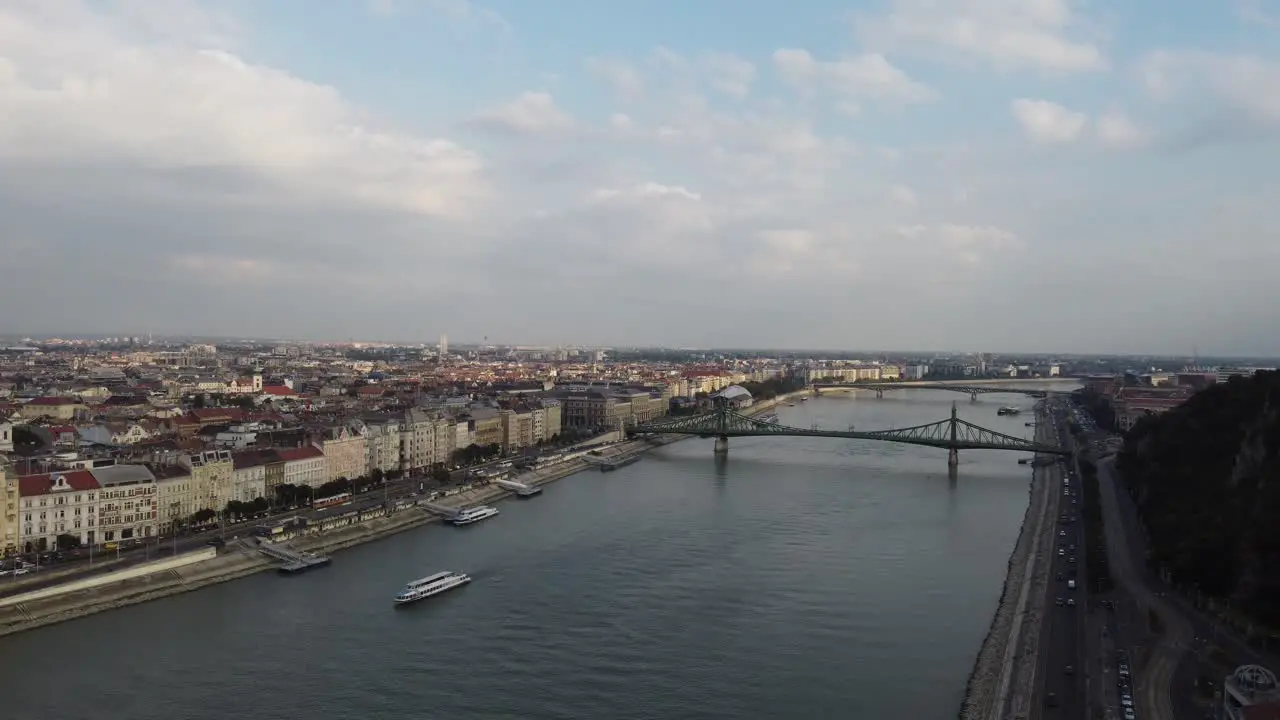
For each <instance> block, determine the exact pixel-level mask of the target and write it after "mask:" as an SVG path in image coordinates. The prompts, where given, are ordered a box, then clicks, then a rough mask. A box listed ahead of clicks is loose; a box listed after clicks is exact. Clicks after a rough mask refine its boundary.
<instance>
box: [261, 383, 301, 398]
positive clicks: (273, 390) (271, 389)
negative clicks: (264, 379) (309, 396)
mask: <svg viewBox="0 0 1280 720" xmlns="http://www.w3.org/2000/svg"><path fill="white" fill-rule="evenodd" d="M262 392H263V394H266V395H276V396H278V397H293V396H294V395H297V394H298V393H296V392H294V391H293V388H291V387H288V386H285V385H263V386H262Z"/></svg>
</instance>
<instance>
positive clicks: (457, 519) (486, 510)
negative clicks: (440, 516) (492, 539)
mask: <svg viewBox="0 0 1280 720" xmlns="http://www.w3.org/2000/svg"><path fill="white" fill-rule="evenodd" d="M497 514H498V509H497V508H493V507H489V506H488V505H478V506H476V507H473V508H467V509H466V510H463V511H461V512H459V513H458V514H457V515H454V516H453V517H451V518H449V519H448V520H447V521H446V522H448V523H449V524H450V525H470V524H471V523H476V522H480V521H481V520H484V519H486V518H491V517H493V516H494V515H497Z"/></svg>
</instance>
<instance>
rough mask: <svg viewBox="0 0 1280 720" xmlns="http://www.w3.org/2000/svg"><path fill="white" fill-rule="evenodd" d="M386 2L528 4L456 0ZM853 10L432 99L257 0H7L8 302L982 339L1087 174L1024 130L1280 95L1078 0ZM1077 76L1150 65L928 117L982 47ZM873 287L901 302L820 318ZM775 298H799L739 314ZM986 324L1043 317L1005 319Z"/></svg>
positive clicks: (858, 340)
mask: <svg viewBox="0 0 1280 720" xmlns="http://www.w3.org/2000/svg"><path fill="white" fill-rule="evenodd" d="M369 11H370V13H371V15H372V16H373V17H376V18H383V19H384V20H386V21H399V20H400V19H402V18H406V17H408V14H409V13H418V14H421V13H430V14H433V15H434V16H435V17H438V18H443V19H448V20H452V21H457V22H467V23H472V24H477V23H478V24H479V25H480V26H484V27H489V28H492V29H493V31H494V32H501V33H508V34H510V33H518V32H519V26H518V23H513V22H511V21H510V20H509V19H507V18H503V17H502V16H500V15H498V14H497V13H494V12H493V11H491V10H488V9H486V8H483V7H482V6H481V5H479V4H477V3H475V2H473V1H468V0H371V2H370V4H369ZM1257 17H1261V15H1257ZM848 35H849V38H850V40H849V45H848V51H847V52H845V53H842V54H837V55H834V56H830V55H828V56H825V57H824V56H823V54H821V53H815V52H813V51H811V50H808V49H803V48H799V47H793V46H792V47H788V46H780V47H778V48H777V49H775V50H774V51H773V52H772V53H771V54H770V55H768V56H765V57H760V58H755V59H754V60H753V59H749V58H747V57H744V56H741V55H738V54H734V53H730V52H726V51H723V50H721V51H712V50H707V51H705V52H693V53H687V52H679V51H676V50H673V49H670V48H666V47H662V46H661V45H660V44H658V43H655V49H654V50H653V51H652V52H650V53H649V54H648V55H646V56H644V57H639V58H637V57H604V56H584V57H583V60H582V73H581V76H580V78H578V79H577V81H579V82H584V83H595V87H597V88H600V89H601V90H602V91H604V92H601V93H599V94H598V96H599V97H602V98H607V102H597V103H595V104H594V105H582V104H580V103H577V104H574V105H573V109H570V106H567V105H563V104H561V102H559V101H558V98H559V96H560V95H561V92H562V90H563V85H558V86H557V88H558V89H556V88H553V89H551V90H549V89H548V88H536V87H534V88H529V89H527V90H526V91H524V92H522V93H519V94H517V95H516V96H515V97H508V98H507V99H505V100H495V102H493V103H491V104H488V105H486V106H483V107H466V106H458V107H456V116H455V117H454V118H453V122H451V123H447V124H440V125H437V126H436V127H435V129H434V130H433V131H430V132H424V131H422V130H414V131H410V130H406V129H403V127H401V126H398V125H397V123H396V122H395V121H393V120H392V119H391V118H388V117H385V116H379V115H377V114H376V113H374V112H371V111H370V110H369V109H368V108H365V107H361V106H359V105H357V104H355V103H353V102H352V101H351V100H350V99H349V97H348V96H346V95H344V94H343V93H342V92H341V91H340V90H339V89H338V88H336V87H332V86H328V85H325V84H323V83H318V82H314V81H310V80H308V79H306V78H304V77H301V76H299V75H297V74H295V73H292V72H290V71H289V70H287V69H284V68H281V67H277V66H273V65H268V64H264V63H262V62H258V61H255V60H253V59H252V58H253V57H254V56H255V53H254V51H253V47H252V43H251V42H250V41H249V39H250V38H251V37H252V35H251V34H250V33H249V32H248V31H247V30H246V29H245V28H243V27H242V26H241V24H240V22H239V21H237V20H236V19H235V18H232V17H228V16H225V15H222V14H218V13H216V12H211V11H210V10H209V9H208V6H206V5H204V4H202V3H200V2H197V1H196V0H175V1H174V2H167V3H162V4H152V3H143V2H139V1H134V0H121V1H120V2H118V3H117V4H115V5H112V6H108V9H103V6H101V5H99V4H96V3H88V2H81V1H79V0H12V1H11V2H7V3H4V4H0V118H3V120H2V121H0V217H5V218H7V219H8V220H7V222H6V224H5V227H0V244H2V245H3V247H4V249H5V251H4V252H3V253H0V282H3V283H4V285H5V287H6V293H7V295H8V298H7V299H8V300H9V301H10V302H11V303H12V302H14V300H15V298H17V297H23V296H29V297H39V296H41V295H42V294H43V293H45V292H47V290H48V289H49V288H56V289H57V290H56V292H55V293H54V295H53V297H54V298H56V299H55V300H51V301H45V302H42V303H38V304H37V306H36V307H35V308H34V309H33V310H32V311H31V314H30V315H29V318H28V320H27V322H26V325H25V326H24V327H22V328H15V329H21V330H26V331H38V330H43V329H49V330H65V331H72V330H79V331H89V330H93V329H95V328H102V329H104V330H108V331H113V332H114V331H125V330H128V329H130V328H126V327H123V325H127V324H130V323H134V324H137V325H138V326H139V327H138V328H136V329H138V330H142V329H144V328H150V329H154V330H157V331H177V330H181V329H183V328H184V327H190V328H193V329H195V330H201V331H206V332H211V333H213V332H217V333H226V334H237V335H249V334H273V335H282V336H318V337H328V338H340V337H347V336H361V337H371V338H374V337H382V338H388V339H412V338H414V337H419V336H421V337H431V336H432V335H434V334H435V333H438V332H441V331H448V332H449V333H450V335H451V336H454V337H457V336H459V335H470V336H474V337H477V338H478V337H480V336H482V335H492V336H502V337H506V338H509V339H512V340H525V341H547V342H557V341H558V342H570V341H581V342H593V341H598V342H615V343H616V342H623V341H626V340H628V339H630V340H632V341H634V342H641V343H643V342H653V343H657V342H670V343H684V344H699V345H709V344H732V345H742V344H751V343H754V344H764V345H799V346H850V345H859V344H870V345H874V346H879V347H889V346H904V345H916V346H936V345H940V344H947V343H956V344H961V343H965V342H966V340H965V338H968V337H970V335H969V333H968V331H967V330H964V331H962V330H960V329H958V327H959V325H961V324H963V323H964V322H966V321H965V318H970V319H971V318H972V317H974V316H975V313H980V312H984V311H985V312H1001V311H1008V308H1009V307H1011V306H1012V305H1013V304H1014V303H1012V301H1011V297H1010V295H1009V293H1011V292H1016V291H1021V288H1022V287H1023V285H1024V282H1023V279H1024V278H1025V277H1026V276H1027V275H1028V273H1031V272H1033V269H1034V268H1036V267H1037V266H1039V265H1041V264H1043V263H1046V262H1053V261H1056V260H1057V259H1059V258H1060V256H1061V252H1062V251H1063V248H1065V247H1067V246H1069V245H1070V244H1071V242H1072V240H1071V238H1072V237H1073V236H1074V234H1075V233H1076V232H1077V231H1078V228H1075V227H1072V226H1071V222H1074V220H1070V221H1068V220H1062V221H1061V222H1059V219H1060V218H1058V217H1057V216H1055V215H1054V213H1063V214H1066V213H1069V212H1074V211H1075V206H1074V205H1073V203H1076V202H1085V200H1084V199H1083V198H1085V197H1086V196H1087V193H1088V192H1090V191H1091V189H1090V188H1088V187H1085V188H1081V187H1078V186H1070V185H1068V184H1067V181H1065V180H1063V181H1057V180H1053V179H1045V177H1043V175H1041V173H1043V172H1044V170H1045V166H1043V165H1035V164H1031V163H1030V162H1029V161H1027V160H1026V159H1025V158H1026V152H1025V149H1026V148H1027V147H1039V148H1042V149H1043V148H1048V147H1052V146H1058V147H1061V146H1068V145H1071V146H1078V147H1080V148H1081V149H1082V152H1083V155H1082V154H1081V153H1076V154H1075V155H1074V156H1073V157H1072V158H1067V159H1063V160H1061V161H1060V162H1063V163H1072V162H1074V163H1076V164H1075V165H1071V164H1064V165H1063V166H1061V170H1062V173H1063V176H1064V177H1067V176H1071V175H1072V174H1073V173H1078V172H1082V171H1083V170H1082V169H1081V166H1079V163H1081V162H1088V160H1087V159H1082V158H1087V157H1093V154H1097V157H1098V160H1097V162H1104V161H1106V160H1104V159H1103V158H1105V157H1111V158H1112V160H1109V161H1106V162H1118V161H1120V160H1117V159H1116V158H1117V157H1118V156H1117V153H1120V155H1121V156H1123V157H1124V158H1127V159H1126V160H1123V162H1131V163H1137V162H1142V158H1143V157H1146V156H1147V155H1148V154H1150V153H1158V152H1167V151H1168V150H1169V148H1170V147H1172V145H1171V144H1169V143H1165V142H1162V141H1163V140H1164V139H1165V135H1164V133H1163V131H1161V132H1156V131H1155V130H1154V129H1152V128H1150V127H1149V126H1147V125H1143V124H1141V123H1139V122H1138V121H1136V120H1134V119H1132V117H1133V116H1132V115H1131V114H1129V113H1128V112H1126V110H1125V109H1124V108H1122V107H1121V101H1127V100H1128V99H1129V98H1130V97H1131V94H1132V93H1137V92H1139V91H1140V92H1141V94H1142V97H1143V98H1144V101H1143V102H1144V103H1149V104H1150V105H1149V106H1150V107H1161V106H1162V105H1161V104H1167V106H1169V107H1179V106H1178V105H1177V103H1180V102H1182V101H1184V100H1185V99H1187V98H1189V97H1213V98H1215V102H1216V105H1215V107H1216V108H1219V109H1220V112H1222V113H1238V114H1239V116H1240V117H1242V118H1244V120H1245V121H1247V124H1248V126H1249V127H1250V128H1251V129H1252V130H1253V131H1255V132H1265V131H1267V130H1273V129H1275V128H1280V105H1278V104H1277V102H1278V101H1277V99H1276V96H1275V94H1274V93H1266V92H1257V90H1258V89H1259V88H1267V87H1270V86H1274V85H1275V84H1276V83H1277V82H1280V65H1276V64H1274V63H1272V62H1270V61H1269V60H1267V59H1265V58H1259V57H1248V56H1236V57H1233V56H1225V55H1215V54H1210V53H1206V52H1168V51H1159V50H1153V51H1152V52H1149V53H1147V54H1145V55H1144V56H1143V57H1142V58H1141V60H1140V61H1139V62H1138V63H1137V64H1136V65H1134V66H1133V67H1127V66H1126V67H1124V68H1119V67H1117V65H1118V64H1117V62H1116V61H1115V60H1114V59H1112V58H1111V57H1110V56H1109V53H1108V51H1107V48H1108V42H1109V41H1110V39H1111V34H1110V29H1108V28H1105V27H1103V26H1102V25H1101V24H1099V23H1097V22H1094V21H1090V20H1089V19H1088V18H1087V17H1085V16H1083V15H1082V14H1081V13H1080V12H1079V11H1078V9H1077V7H1076V5H1075V3H1072V2H1070V1H1069V0H957V1H956V2H949V3H936V2H928V1H926V0H890V1H889V2H888V3H887V7H885V8H884V9H883V11H882V12H880V13H878V14H874V15H873V14H863V15H859V16H857V17H854V18H853V19H852V21H851V23H850V25H849V28H848ZM909 68H910V71H909ZM937 68H945V69H946V72H947V73H951V74H950V75H945V76H943V75H939V74H938V73H937V72H936V69H937ZM928 69H935V72H934V73H933V75H930V74H929V72H927V70H928ZM926 77H930V78H931V79H930V80H925V79H924V78H926ZM1084 77H1089V78H1098V77H1109V78H1112V80H1111V82H1112V83H1117V82H1118V83H1120V85H1119V87H1121V88H1131V89H1129V90H1127V91H1125V92H1118V93H1116V94H1115V95H1114V96H1112V97H1105V96H1103V97H1101V98H1099V97H1098V96H1096V95H1094V96H1091V98H1092V100H1093V102H1096V103H1097V104H1096V106H1095V107H1094V108H1093V109H1091V110H1086V109H1070V108H1068V107H1066V106H1064V105H1063V104H1060V103H1059V102H1056V101H1054V100H1052V99H1049V98H1047V97H1039V98H1037V97H1029V96H1027V97H1023V96H1022V95H1025V91H1024V92H1022V93H1018V94H1015V95H1012V97H1011V99H1006V100H1005V102H1007V103H1008V112H1009V117H1011V120H1012V122H1014V123H1016V126H1017V127H1018V128H1020V129H1021V131H1022V133H1023V135H1024V136H1025V139H1026V143H1025V145H1023V146H1018V147H1011V146H1010V144H1009V143H1008V142H1007V140H1006V139H1005V138H1003V137H1001V135H1000V133H999V128H998V126H993V127H992V128H991V131H992V132H993V133H995V135H994V136H993V137H992V138H991V139H990V140H984V139H983V138H982V136H981V135H974V136H949V135H947V134H946V133H945V132H943V133H939V132H938V131H937V130H936V128H930V126H929V122H927V120H928V119H929V118H931V117H945V116H946V114H947V113H958V112H959V113H963V112H965V111H966V110H965V108H966V102H967V101H966V100H965V99H964V95H965V93H966V92H967V91H968V90H969V89H971V88H972V87H974V86H976V85H981V84H983V83H985V82H987V81H988V79H990V78H997V79H999V78H1004V81H1003V82H1006V83H1008V82H1010V81H1009V79H1010V78H1013V79H1016V80H1017V81H1018V82H1019V83H1021V84H1024V85H1025V82H1026V81H1028V80H1029V81H1034V82H1036V83H1038V84H1040V85H1043V86H1044V87H1046V88H1053V87H1061V86H1063V83H1067V82H1078V81H1079V80H1078V78H1084ZM1117 77H1128V78H1132V79H1131V80H1116V79H1115V78H1117ZM955 78H961V79H959V80H957V79H955ZM1125 83H1128V84H1125ZM578 87H583V86H578ZM588 87H589V86H588ZM552 90H554V92H553V91H552ZM1076 97H1078V98H1079V97H1082V96H1081V95H1080V94H1079V93H1078V92H1077V93H1076ZM1081 102H1084V101H1081ZM1143 106H1144V107H1147V106H1148V105H1143ZM886 118H889V119H886ZM894 118H924V120H922V121H921V122H922V123H923V124H922V125H920V126H918V127H917V126H914V125H912V124H911V123H912V122H913V120H895V119H894ZM899 124H901V125H903V126H905V129H900V128H898V127H896V126H897V125H899ZM926 130H928V134H924V133H925V132H926ZM1175 130H1176V129H1175ZM1183 130H1186V129H1185V128H1184V129H1183ZM913 131H918V132H920V133H922V134H921V135H920V136H919V137H913V136H912V134H911V133H912V132H913ZM1041 155H1042V156H1041V157H1040V159H1039V160H1037V161H1036V162H1038V163H1044V162H1059V161H1054V160H1049V159H1047V158H1046V157H1044V156H1043V154H1041ZM1258 212H1262V211H1261V210H1259V211H1258ZM1135 252H1138V250H1137V249H1135ZM1081 276H1082V277H1088V278H1092V279H1093V280H1095V281H1103V280H1105V279H1106V273H1105V271H1104V272H1101V273H1100V272H1094V271H1093V270H1092V269H1088V270H1082V271H1081ZM1118 280H1119V279H1118V278H1117V281H1118ZM993 288H996V289H993ZM998 288H1010V290H1009V291H1008V292H1005V291H1001V290H998ZM104 293H109V294H110V295H111V297H112V298H113V299H112V301H111V302H105V303H104V302H102V298H103V297H104ZM1100 302H1101V301H1100ZM1033 306H1034V303H1033ZM857 307H863V308H867V307H874V308H875V311H876V313H877V317H879V318H882V319H877V320H875V321H874V322H873V324H869V325H864V327H863V329H862V330H859V331H856V332H855V331H850V330H848V329H845V328H841V329H837V330H835V331H833V330H832V329H831V325H830V318H831V317H833V316H837V317H839V316H845V314H846V313H848V312H850V311H851V310H849V308H857ZM887 307H892V308H894V309H893V310H892V311H887V312H886V308H887ZM1042 310H1043V308H1036V307H1029V308H1028V307H1025V303H1023V304H1022V307H1021V309H1020V310H1019V312H1023V313H1025V314H1026V317H1028V318H1030V317H1031V316H1032V314H1033V313H1034V312H1038V311H1042ZM912 313H919V314H929V315H930V316H931V317H933V319H934V321H935V322H933V323H932V324H921V323H910V322H902V321H901V318H900V317H899V316H908V315H910V314H912ZM673 314H675V315H679V316H680V317H681V318H682V320H680V321H678V322H676V323H672V322H671V319H672V315H673ZM753 318H754V319H753ZM760 318H764V319H769V318H773V319H774V320H777V321H778V322H777V323H776V326H775V327H774V328H772V329H771V330H769V332H767V333H764V334H761V335H759V336H758V337H756V338H752V337H750V336H749V335H748V334H747V332H748V331H747V330H744V328H751V327H754V325H755V323H756V319H760ZM788 318H790V319H788ZM1028 322H1030V320H1029V321H1028ZM675 326H678V327H675ZM871 327H874V332H873V333H870V334H868V333H867V332H866V330H867V328H871ZM1085 327H1086V325H1082V326H1081V328H1082V329H1080V330H1079V333H1080V336H1079V337H1078V338H1075V339H1077V340H1081V341H1084V340H1087V336H1086V335H1085V333H1086V332H1087V331H1086V330H1085V329H1084V328H1085ZM1087 327H1093V326H1092V325H1087ZM1155 330H1160V328H1156V329H1155ZM1155 330H1153V332H1155ZM981 332H983V333H986V335H985V336H983V337H981V338H979V339H978V340H979V341H980V342H981V343H983V344H984V345H985V346H992V345H994V344H998V343H1001V342H1007V343H1011V344H1012V346H1018V345H1025V344H1026V342H1025V336H1024V335H1023V334H1022V331H1021V330H1019V329H1017V327H1016V326H1011V327H1010V329H1009V330H1007V331H1002V330H994V329H992V328H991V327H984V328H981ZM922 333H928V335H927V336H926V335H923V334H922ZM1002 333H1003V334H1002ZM1130 336H1131V335H1130V334H1122V333H1121V330H1120V329H1117V331H1116V335H1115V337H1116V338H1128V337H1130ZM1152 337H1156V336H1155V335H1153V336H1152ZM913 338H914V339H913ZM1070 341H1071V340H1070V339H1069V340H1068V342H1067V344H1066V345H1064V346H1069V344H1070Z"/></svg>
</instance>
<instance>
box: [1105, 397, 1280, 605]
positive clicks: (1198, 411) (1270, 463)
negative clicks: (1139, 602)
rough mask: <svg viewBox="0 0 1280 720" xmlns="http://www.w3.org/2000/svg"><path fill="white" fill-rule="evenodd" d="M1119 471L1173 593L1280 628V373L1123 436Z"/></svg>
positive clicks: (1193, 402) (1192, 402) (1192, 403)
mask: <svg viewBox="0 0 1280 720" xmlns="http://www.w3.org/2000/svg"><path fill="white" fill-rule="evenodd" d="M1116 466H1117V468H1118V469H1119V470H1120V472H1121V474H1122V475H1123V478H1124V481H1125V484H1126V486H1127V490H1128V491H1129V493H1130V494H1131V495H1132V496H1133V497H1134V500H1135V502H1136V504H1137V507H1138V513H1139V516H1140V517H1141V520H1142V523H1143V525H1144V526H1145V529H1146V531H1147V535H1148V536H1149V538H1150V548H1151V559H1152V562H1153V563H1154V565H1155V566H1156V567H1157V568H1158V569H1160V570H1161V571H1162V572H1163V574H1164V575H1165V576H1167V577H1169V578H1171V580H1172V583H1173V584H1174V585H1175V586H1180V587H1184V588H1188V589H1192V588H1193V589H1194V590H1195V591H1197V592H1198V593H1202V594H1203V595H1206V596H1209V597H1211V598H1218V599H1230V600H1231V603H1232V607H1233V608H1235V609H1238V610H1239V611H1242V612H1243V613H1244V614H1245V615H1247V616H1248V617H1249V618H1250V619H1252V620H1257V621H1260V622H1261V623H1262V624H1264V625H1268V626H1270V627H1273V628H1280V574H1278V573H1276V572H1275V571H1274V567H1275V562H1276V558H1277V557H1280V523H1276V522H1275V518H1276V517H1277V516H1280V483H1277V482H1276V481H1275V478H1277V477H1280V373H1276V372H1259V373H1258V374H1257V375H1255V376H1253V377H1251V378H1241V377H1236V378H1232V379H1231V380H1230V381H1228V382H1226V383H1220V384H1217V385H1213V386H1211V387H1209V388H1206V389H1205V390H1202V391H1200V392H1199V393H1197V394H1195V395H1193V396H1192V397H1191V398H1190V399H1189V400H1187V401H1186V402H1185V403H1183V404H1182V405H1181V406H1179V407H1177V408H1174V409H1172V410H1170V411H1168V412H1166V413H1164V414H1163V415H1159V416H1151V417H1145V418H1142V419H1141V420H1139V422H1138V423H1137V424H1135V425H1134V427H1133V428H1131V429H1130V430H1129V432H1128V433H1126V435H1125V441H1124V448H1123V450H1122V451H1121V452H1120V454H1119V456H1118V458H1117V462H1116Z"/></svg>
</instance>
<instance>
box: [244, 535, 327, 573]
mask: <svg viewBox="0 0 1280 720" xmlns="http://www.w3.org/2000/svg"><path fill="white" fill-rule="evenodd" d="M258 552H260V553H262V554H263V555H266V556H267V557H269V558H272V559H274V560H279V561H280V562H281V563H282V564H281V565H280V573H281V574H282V575H293V574H296V573H302V572H306V571H308V570H314V569H316V568H322V567H324V566H326V565H328V564H329V563H330V562H332V561H331V560H330V559H329V557H328V556H327V555H317V554H315V553H310V552H302V551H301V550H294V549H293V548H291V547H289V546H287V545H276V544H274V543H263V544H261V545H259V546H258Z"/></svg>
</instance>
